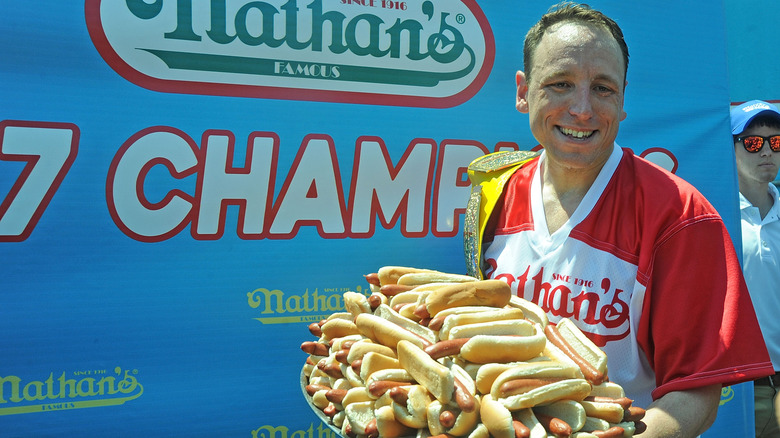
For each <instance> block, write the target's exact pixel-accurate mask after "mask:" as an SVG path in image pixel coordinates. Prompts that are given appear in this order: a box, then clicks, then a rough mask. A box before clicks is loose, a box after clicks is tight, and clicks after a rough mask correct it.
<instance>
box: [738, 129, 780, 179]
mask: <svg viewBox="0 0 780 438" xmlns="http://www.w3.org/2000/svg"><path fill="white" fill-rule="evenodd" d="M746 135H761V136H764V137H769V136H772V135H780V130H778V129H776V128H770V127H768V126H759V127H749V128H747V129H745V130H744V131H743V132H742V134H740V136H746ZM734 155H735V156H736V159H737V175H738V177H739V184H740V185H744V184H746V183H747V184H750V183H760V184H767V183H770V182H772V181H774V180H775V178H776V177H777V171H778V168H779V167H778V166H780V152H772V149H770V147H769V144H768V142H764V147H763V148H761V150H760V151H758V152H755V153H750V152H748V151H746V150H745V148H744V146H742V142H735V143H734Z"/></svg>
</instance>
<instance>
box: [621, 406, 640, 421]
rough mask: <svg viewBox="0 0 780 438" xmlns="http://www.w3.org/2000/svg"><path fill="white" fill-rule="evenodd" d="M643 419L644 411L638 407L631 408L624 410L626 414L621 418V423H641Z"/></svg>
mask: <svg viewBox="0 0 780 438" xmlns="http://www.w3.org/2000/svg"><path fill="white" fill-rule="evenodd" d="M643 418H645V410H644V409H642V408H640V407H639V406H631V407H629V408H628V409H626V414H625V415H624V416H623V421H633V422H634V423H636V422H639V421H642V419H643Z"/></svg>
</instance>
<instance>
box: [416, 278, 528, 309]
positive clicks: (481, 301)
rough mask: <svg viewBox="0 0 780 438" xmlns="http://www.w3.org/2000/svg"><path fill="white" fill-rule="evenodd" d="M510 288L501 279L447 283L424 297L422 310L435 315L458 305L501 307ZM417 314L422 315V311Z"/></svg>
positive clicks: (508, 294) (509, 293) (509, 296)
mask: <svg viewBox="0 0 780 438" xmlns="http://www.w3.org/2000/svg"><path fill="white" fill-rule="evenodd" d="M511 297H512V290H511V289H510V288H509V285H508V284H506V283H505V282H503V281H501V280H481V281H471V282H467V283H456V284H448V285H446V286H444V287H441V288H438V289H436V290H433V291H431V292H430V293H429V294H428V295H427V296H426V298H425V308H424V312H427V314H428V315H427V316H429V317H435V316H436V314H438V313H439V312H441V311H442V310H445V309H450V308H453V307H460V306H489V307H497V308H501V307H504V306H506V305H507V304H508V303H509V300H510V299H511ZM420 313H421V314H418V316H420V317H423V315H422V313H423V312H422V311H421V312H420Z"/></svg>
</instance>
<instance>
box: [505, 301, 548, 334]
mask: <svg viewBox="0 0 780 438" xmlns="http://www.w3.org/2000/svg"><path fill="white" fill-rule="evenodd" d="M507 306H508V307H511V308H516V309H520V310H522V311H523V314H524V315H525V318H526V319H528V320H531V321H533V322H535V323H537V324H539V325H541V326H542V328H544V327H547V323H548V320H547V314H546V313H544V310H542V308H541V307H539V306H537V305H536V304H534V303H532V302H530V301H528V300H526V299H523V298H520V297H518V296H516V295H512V298H510V299H509V304H508V305H507Z"/></svg>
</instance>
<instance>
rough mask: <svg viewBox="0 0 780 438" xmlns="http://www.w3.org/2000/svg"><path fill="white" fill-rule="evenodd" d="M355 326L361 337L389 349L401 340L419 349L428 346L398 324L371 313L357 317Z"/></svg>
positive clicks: (423, 340) (421, 339)
mask: <svg viewBox="0 0 780 438" xmlns="http://www.w3.org/2000/svg"><path fill="white" fill-rule="evenodd" d="M355 325H356V326H357V328H358V330H360V333H361V334H362V335H363V336H365V337H367V338H369V339H371V340H373V341H374V342H378V343H380V344H382V345H384V346H387V347H390V348H396V346H397V345H398V342H399V341H401V340H406V341H409V342H411V343H413V344H415V345H418V346H419V347H420V348H423V347H425V346H426V345H428V344H429V342H428V341H427V340H425V339H423V338H421V337H420V336H418V335H416V334H414V333H412V332H410V331H409V330H407V329H405V328H403V327H401V326H399V325H398V324H395V323H392V322H390V321H387V320H386V319H384V318H381V317H379V316H376V315H374V314H371V313H361V314H360V315H358V316H357V317H356V318H355Z"/></svg>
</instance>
